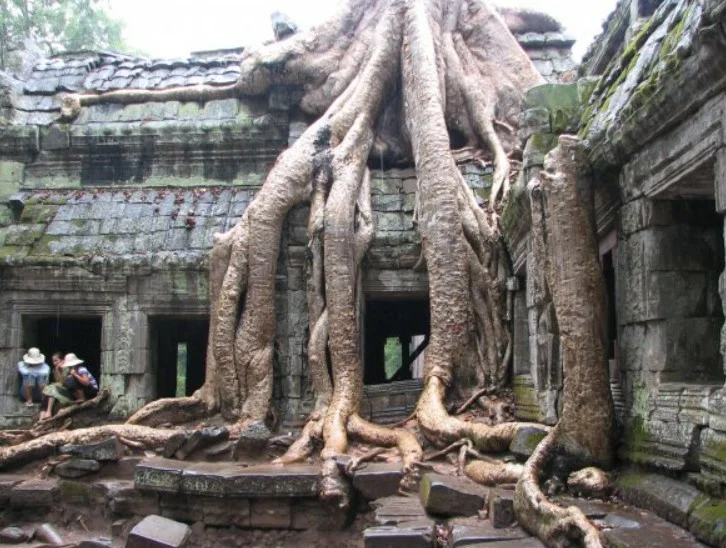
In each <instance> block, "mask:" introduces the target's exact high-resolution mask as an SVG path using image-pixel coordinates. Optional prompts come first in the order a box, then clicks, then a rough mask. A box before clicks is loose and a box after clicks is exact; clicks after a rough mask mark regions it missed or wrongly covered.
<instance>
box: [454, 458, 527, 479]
mask: <svg viewBox="0 0 726 548" xmlns="http://www.w3.org/2000/svg"><path fill="white" fill-rule="evenodd" d="M523 471H524V466H522V465H521V464H517V463H513V462H501V461H495V460H490V461H483V460H475V461H472V462H470V463H469V464H467V465H466V467H465V468H464V473H465V474H466V475H467V476H469V477H470V478H471V479H473V480H474V481H475V482H477V483H481V484H483V485H501V484H505V483H510V484H515V483H517V482H518V481H519V478H520V477H522V473H523Z"/></svg>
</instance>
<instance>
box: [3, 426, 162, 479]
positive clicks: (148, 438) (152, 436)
mask: <svg viewBox="0 0 726 548" xmlns="http://www.w3.org/2000/svg"><path fill="white" fill-rule="evenodd" d="M175 433H176V431H175V430H160V429H157V428H149V427H147V426H136V425H129V424H109V425H105V426H94V427H91V428H81V429H79V430H68V431H63V432H56V433H53V434H46V435H45V436H42V437H39V438H37V439H34V440H31V441H27V442H24V443H21V444H19V445H14V446H11V447H0V470H6V469H8V468H12V467H16V466H20V465H23V464H25V463H27V462H30V461H33V460H37V459H43V458H47V457H50V456H52V455H53V454H55V452H56V451H57V449H58V448H59V447H61V446H63V445H68V444H72V445H83V444H87V443H94V442H97V441H101V440H103V439H106V438H108V437H110V436H122V437H124V438H126V439H128V440H132V441H135V442H139V443H142V444H143V445H145V446H146V447H148V448H149V449H156V448H159V447H163V446H164V444H166V442H167V441H168V440H169V438H171V437H172V436H173V435H174V434H175Z"/></svg>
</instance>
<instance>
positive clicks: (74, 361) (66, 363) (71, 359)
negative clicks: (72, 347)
mask: <svg viewBox="0 0 726 548" xmlns="http://www.w3.org/2000/svg"><path fill="white" fill-rule="evenodd" d="M82 363H83V360H79V359H78V356H76V355H75V354H73V353H72V352H71V353H70V354H66V357H65V358H63V365H62V366H61V367H73V366H76V365H80V364H82Z"/></svg>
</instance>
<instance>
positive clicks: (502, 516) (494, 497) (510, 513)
mask: <svg viewBox="0 0 726 548" xmlns="http://www.w3.org/2000/svg"><path fill="white" fill-rule="evenodd" d="M516 519H517V518H516V516H515V515H514V491H509V490H505V489H492V490H491V491H489V520H490V521H491V522H492V526H493V527H495V528H497V529H500V528H504V527H509V526H510V525H512V524H513V523H514V522H515V521H516Z"/></svg>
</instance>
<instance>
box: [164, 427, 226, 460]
mask: <svg viewBox="0 0 726 548" xmlns="http://www.w3.org/2000/svg"><path fill="white" fill-rule="evenodd" d="M228 439H229V430H227V429H226V428H225V427H223V426H215V427H207V428H202V429H200V430H195V431H194V432H193V433H192V435H191V436H189V439H187V440H186V441H185V442H184V443H183V444H182V446H181V447H180V448H179V449H177V451H176V453H175V454H174V455H175V456H176V458H178V459H180V460H186V459H187V458H188V457H189V456H190V455H191V454H192V453H194V452H195V451H198V450H200V449H204V448H205V447H209V446H210V445H214V444H215V443H219V442H222V441H226V440H228Z"/></svg>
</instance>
